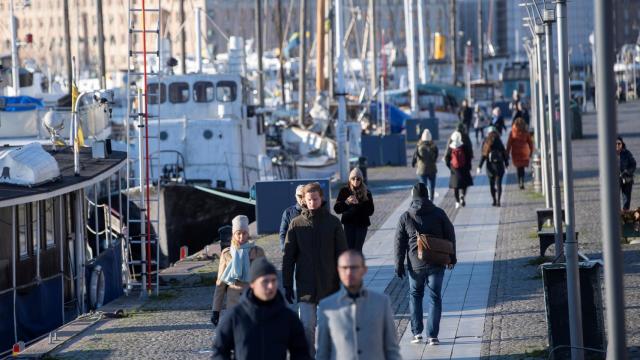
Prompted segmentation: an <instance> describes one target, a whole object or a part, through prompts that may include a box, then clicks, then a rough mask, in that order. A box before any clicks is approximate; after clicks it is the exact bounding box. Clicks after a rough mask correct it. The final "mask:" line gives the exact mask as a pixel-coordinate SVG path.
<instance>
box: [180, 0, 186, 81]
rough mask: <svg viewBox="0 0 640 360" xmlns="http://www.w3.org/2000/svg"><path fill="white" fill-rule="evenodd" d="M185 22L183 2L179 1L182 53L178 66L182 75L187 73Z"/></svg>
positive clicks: (182, 0)
mask: <svg viewBox="0 0 640 360" xmlns="http://www.w3.org/2000/svg"><path fill="white" fill-rule="evenodd" d="M185 20H186V19H185V14H184V0H180V50H181V51H182V54H181V56H180V66H181V67H182V74H186V73H187V39H186V37H187V32H186V30H185V28H184V22H185Z"/></svg>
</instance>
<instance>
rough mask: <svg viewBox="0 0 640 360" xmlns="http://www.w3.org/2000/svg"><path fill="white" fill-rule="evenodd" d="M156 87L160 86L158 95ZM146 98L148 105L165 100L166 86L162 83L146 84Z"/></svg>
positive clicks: (161, 102)
mask: <svg viewBox="0 0 640 360" xmlns="http://www.w3.org/2000/svg"><path fill="white" fill-rule="evenodd" d="M158 88H160V95H159V96H158ZM147 98H148V101H149V105H154V104H163V103H164V102H165V101H167V86H166V85H165V84H163V83H160V85H159V86H158V83H155V84H148V85H147Z"/></svg>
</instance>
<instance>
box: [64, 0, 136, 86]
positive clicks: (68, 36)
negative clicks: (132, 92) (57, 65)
mask: <svg viewBox="0 0 640 360" xmlns="http://www.w3.org/2000/svg"><path fill="white" fill-rule="evenodd" d="M63 6H64V9H63V10H64V16H63V17H64V19H63V20H62V21H64V42H65V44H64V50H65V53H66V58H67V86H68V87H69V98H71V92H72V91H73V90H72V88H73V86H72V84H73V65H72V64H71V31H70V29H69V0H63ZM127 81H129V80H128V79H127ZM127 86H128V85H127Z"/></svg>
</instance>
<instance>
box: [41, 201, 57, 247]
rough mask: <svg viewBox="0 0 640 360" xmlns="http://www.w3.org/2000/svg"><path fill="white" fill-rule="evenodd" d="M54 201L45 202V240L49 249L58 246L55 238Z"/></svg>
mask: <svg viewBox="0 0 640 360" xmlns="http://www.w3.org/2000/svg"><path fill="white" fill-rule="evenodd" d="M53 209H54V206H53V199H47V200H45V202H44V238H45V245H46V246H47V249H50V248H52V247H54V246H56V237H55V230H54V228H55V225H54V224H55V221H54V217H53Z"/></svg>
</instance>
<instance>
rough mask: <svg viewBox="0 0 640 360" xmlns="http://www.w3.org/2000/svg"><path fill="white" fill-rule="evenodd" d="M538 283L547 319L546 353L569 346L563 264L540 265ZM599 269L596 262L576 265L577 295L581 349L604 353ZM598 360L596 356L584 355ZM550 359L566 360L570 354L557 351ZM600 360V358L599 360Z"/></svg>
mask: <svg viewBox="0 0 640 360" xmlns="http://www.w3.org/2000/svg"><path fill="white" fill-rule="evenodd" d="M541 268H542V282H543V287H544V302H545V309H546V315H547V329H548V330H547V331H548V339H549V349H554V348H556V347H558V346H562V345H566V346H569V345H570V344H571V341H570V334H569V305H568V297H567V269H566V264H564V263H560V264H551V263H548V264H543V265H542V266H541ZM601 268H602V265H601V263H600V262H598V261H588V262H582V263H580V267H579V271H580V295H581V302H582V331H583V333H582V335H583V341H584V346H585V347H587V348H592V349H598V350H602V351H605V350H606V345H605V330H604V316H603V309H604V307H603V301H602V284H601V280H600V277H601V276H600V273H601ZM587 354H590V355H594V357H587V358H589V359H591V358H593V359H596V358H599V357H598V356H597V355H598V354H597V353H593V352H589V351H585V355H587ZM551 358H552V359H555V360H558V359H570V358H571V350H570V349H569V348H561V349H558V350H556V351H554V352H553V354H552V357H551ZM602 358H603V359H604V356H603V357H602Z"/></svg>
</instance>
